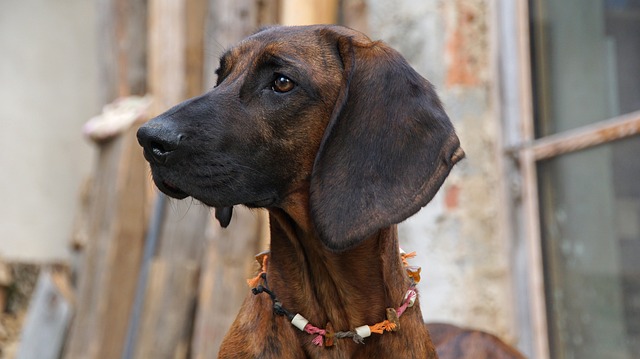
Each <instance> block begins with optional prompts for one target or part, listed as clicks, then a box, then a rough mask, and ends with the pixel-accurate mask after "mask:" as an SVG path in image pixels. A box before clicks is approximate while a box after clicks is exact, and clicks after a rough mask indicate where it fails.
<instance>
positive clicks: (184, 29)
mask: <svg viewBox="0 0 640 359" xmlns="http://www.w3.org/2000/svg"><path fill="white" fill-rule="evenodd" d="M188 3H189V4H188ZM187 4H188V5H187ZM205 5H206V3H204V2H203V1H191V2H187V1H185V0H150V1H149V36H150V39H149V70H150V71H149V90H150V92H151V93H152V95H153V97H154V98H155V99H156V100H157V102H156V108H155V109H154V112H155V113H160V112H162V111H165V110H166V109H168V108H169V107H171V106H174V105H176V104H178V103H179V102H181V101H183V100H184V99H185V98H186V97H187V95H196V94H198V93H199V92H200V91H201V89H202V70H201V68H202V60H201V55H202V53H203V50H202V41H201V39H202V38H203V36H204V35H203V33H204V28H203V25H204V8H205ZM187 34H189V36H187ZM188 39H189V40H188ZM188 72H189V73H191V76H188V75H187V73H188ZM170 201H171V202H170V205H169V208H167V211H166V216H165V221H164V223H163V225H162V230H161V232H160V233H161V234H160V238H159V244H158V245H159V246H158V252H157V255H156V258H155V259H154V261H153V264H152V265H151V268H150V271H149V282H148V284H147V287H146V293H145V300H144V303H145V305H144V311H143V313H142V318H141V326H140V330H139V333H137V334H138V337H137V338H138V341H137V343H136V350H135V357H136V358H186V356H187V353H188V349H189V343H190V339H191V337H190V336H191V332H192V326H193V312H194V309H195V300H196V297H197V283H198V280H197V279H198V273H199V266H200V260H201V258H202V253H203V249H204V246H205V244H204V243H205V231H206V228H207V223H208V222H209V221H210V212H209V210H208V209H207V208H205V207H204V206H200V205H194V204H193V203H192V202H190V201H189V200H186V201H173V200H170Z"/></svg>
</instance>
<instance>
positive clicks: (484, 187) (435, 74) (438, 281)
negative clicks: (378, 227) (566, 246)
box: [367, 0, 515, 341]
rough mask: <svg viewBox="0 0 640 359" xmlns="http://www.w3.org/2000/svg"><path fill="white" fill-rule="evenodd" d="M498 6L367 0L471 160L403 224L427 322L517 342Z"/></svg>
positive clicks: (381, 32) (382, 31)
mask: <svg viewBox="0 0 640 359" xmlns="http://www.w3.org/2000/svg"><path fill="white" fill-rule="evenodd" d="M491 3H492V2H491V1H489V0H455V1H449V0H447V1H444V0H440V1H437V0H402V1H393V2H392V1H387V0H368V1H367V5H368V9H367V12H368V15H367V17H368V27H369V29H368V30H369V33H370V35H371V37H372V38H375V39H383V40H385V41H386V42H388V43H389V44H391V45H392V46H393V47H395V48H396V49H398V50H399V51H400V52H401V53H402V54H404V56H405V57H406V58H407V59H408V60H409V62H410V63H411V64H412V65H413V66H414V67H415V68H416V70H417V71H418V72H420V73H421V74H422V75H423V76H425V77H426V78H427V79H429V80H430V81H431V82H432V83H433V84H434V85H435V86H436V88H437V90H438V93H439V94H440V97H441V99H442V100H443V102H444V104H445V107H446V109H447V112H448V113H449V116H450V117H451V119H452V121H453V122H454V124H455V126H456V129H457V132H458V135H459V137H460V140H461V142H462V147H463V148H464V150H465V152H466V154H467V157H466V159H465V160H463V161H462V162H460V163H459V164H458V165H457V166H456V168H455V169H454V170H453V171H452V173H451V175H450V177H449V178H448V179H447V181H446V182H445V185H444V186H443V188H442V189H441V190H440V192H439V193H438V195H437V196H436V197H435V198H434V199H433V201H432V202H431V203H430V204H429V205H428V206H427V207H426V208H425V209H423V210H422V211H421V212H419V213H418V214H417V215H415V216H414V217H412V218H411V219H409V220H408V221H407V222H405V223H404V224H402V225H401V226H400V236H401V243H402V246H403V248H404V249H405V250H406V251H408V252H409V251H417V252H418V257H416V258H415V259H413V260H412V263H416V264H418V265H420V266H422V269H423V280H422V282H421V283H420V286H419V288H420V290H421V295H422V309H423V313H424V316H425V319H426V320H427V321H446V322H453V323H456V324H460V325H464V326H473V327H477V328H481V329H485V330H487V331H490V332H493V333H497V334H499V335H500V336H502V337H504V338H506V339H508V340H509V341H513V340H514V339H515V337H514V336H515V326H514V323H513V314H512V300H511V289H510V280H511V279H510V270H509V260H508V258H509V256H508V249H509V245H508V243H507V242H508V241H507V240H506V239H505V238H504V237H503V234H502V231H501V227H500V217H501V215H502V214H501V213H500V190H499V188H500V177H499V173H500V167H499V166H500V162H499V156H498V149H499V143H498V140H497V139H498V138H499V137H500V136H499V113H498V106H497V104H496V103H495V98H494V91H495V86H496V85H497V76H496V73H495V71H494V67H495V61H494V60H493V55H492V54H493V50H492V46H494V45H495V43H494V42H493V35H492V33H491V31H492V26H494V24H495V22H494V21H493V20H492V16H493V14H492V11H493V10H492V7H491Z"/></svg>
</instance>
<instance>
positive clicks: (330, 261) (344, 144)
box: [138, 26, 464, 359]
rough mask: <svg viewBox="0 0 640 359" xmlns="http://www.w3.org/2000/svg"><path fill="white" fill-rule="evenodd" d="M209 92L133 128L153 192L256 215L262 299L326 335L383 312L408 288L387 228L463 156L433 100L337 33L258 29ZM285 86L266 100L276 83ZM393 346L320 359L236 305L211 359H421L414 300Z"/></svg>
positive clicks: (285, 330)
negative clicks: (263, 220) (264, 227)
mask: <svg viewBox="0 0 640 359" xmlns="http://www.w3.org/2000/svg"><path fill="white" fill-rule="evenodd" d="M217 73H218V83H217V86H216V87H215V88H214V89H212V90H211V91H209V92H208V93H206V94H204V95H202V96H200V97H197V98H194V99H191V100H188V101H186V102H185V103H183V104H180V105H178V106H176V107H174V108H173V109H171V110H169V111H167V112H166V113H164V114H162V115H160V116H158V117H157V118H156V119H154V120H152V121H150V122H149V123H147V124H146V125H145V126H143V127H142V128H141V129H140V131H139V132H138V138H139V141H140V143H141V145H142V146H143V147H144V153H145V157H146V158H147V160H149V162H150V164H151V169H152V173H153V178H154V181H155V182H156V184H157V186H158V188H160V189H161V190H162V191H163V192H165V193H166V194H168V195H170V196H172V197H175V198H184V197H186V196H191V197H193V198H195V199H198V200H200V201H202V202H203V203H205V204H207V205H209V206H212V207H216V208H217V210H218V212H217V214H219V215H217V218H219V219H220V220H221V223H223V224H227V223H228V220H229V219H230V215H231V210H230V208H232V207H233V206H234V205H239V204H242V205H246V206H249V207H264V208H267V210H268V211H269V215H270V225H271V248H270V250H271V254H270V257H269V266H268V271H267V277H268V282H269V286H270V288H271V290H273V292H274V293H276V295H277V296H278V299H279V300H280V301H281V302H282V304H283V306H284V307H286V308H287V309H288V310H290V311H291V312H293V313H300V314H301V315H303V316H304V317H306V318H307V319H309V321H310V322H311V323H313V324H315V325H316V326H319V327H325V326H327V324H328V323H330V324H331V325H332V327H333V328H335V329H336V330H338V331H348V330H353V329H354V328H355V327H356V326H360V325H364V324H369V325H371V324H374V323H377V322H380V321H382V320H384V319H385V310H386V308H389V307H394V308H395V307H398V306H399V305H400V304H401V302H402V300H403V296H404V293H405V291H406V290H407V288H408V287H409V285H410V279H409V278H408V276H407V275H406V273H405V270H404V269H403V266H402V263H401V260H400V255H399V252H398V238H397V229H396V224H397V223H399V222H401V221H403V220H404V219H406V218H407V217H409V216H410V215H412V214H414V213H415V212H417V211H418V210H419V209H420V208H421V207H423V206H424V205H426V204H427V203H428V202H429V201H430V200H431V198H432V197H433V196H434V195H435V193H436V191H437V190H438V188H439V187H440V185H441V184H442V182H443V181H444V179H445V178H446V176H447V175H448V173H449V171H450V169H451V168H452V166H453V165H454V164H455V163H456V162H457V161H458V160H460V159H461V158H462V157H463V156H464V153H463V152H462V150H461V149H460V146H459V142H458V138H457V137H456V135H455V132H454V130H453V126H452V125H451V122H450V121H449V119H448V117H447V115H446V113H445V112H444V110H443V109H442V106H441V104H440V101H439V100H438V97H437V95H436V94H435V92H434V90H433V87H432V86H431V84H430V83H429V82H427V81H426V80H425V79H424V78H422V77H421V76H420V75H418V74H417V73H416V72H415V71H414V70H413V69H412V68H411V67H410V66H409V65H408V64H407V62H406V61H405V60H404V59H403V58H402V56H400V55H399V54H398V53H397V52H396V51H394V50H393V49H391V48H389V47H388V46H387V45H385V44H384V43H382V42H379V41H371V40H369V39H368V38H367V37H366V36H365V35H363V34H361V33H359V32H356V31H353V30H350V29H347V28H343V27H338V26H308V27H273V28H267V29H263V30H261V31H259V32H257V33H256V34H254V35H253V36H251V37H249V38H247V39H245V40H244V41H242V42H241V43H240V44H238V45H237V46H236V47H234V48H233V49H231V50H230V51H228V52H227V53H226V54H225V55H223V57H222V58H221V64H220V69H219V70H218V72H217ZM282 75H284V76H286V77H287V78H289V79H291V80H292V81H293V83H294V84H295V86H294V88H293V89H292V90H291V91H289V92H279V91H276V87H275V84H276V83H277V81H278V79H280V76H282ZM400 324H401V328H400V330H398V331H396V332H389V333H384V334H383V335H378V334H373V335H372V336H371V337H368V338H366V339H365V344H364V345H362V344H356V343H355V342H353V341H351V340H350V339H337V340H336V345H335V346H333V347H329V348H325V347H318V346H316V345H314V344H312V343H311V340H312V338H313V336H311V335H309V334H306V333H303V332H301V331H299V330H298V329H296V328H295V327H293V326H292V325H291V324H290V323H289V322H288V320H287V319H286V318H285V317H283V316H278V315H276V314H274V311H273V308H272V302H271V299H270V298H269V296H268V295H266V294H259V295H252V294H248V295H247V298H246V299H245V301H244V303H243V305H242V309H241V310H240V313H239V314H238V317H237V318H236V320H235V322H234V324H233V326H232V328H231V330H230V331H229V333H228V334H227V336H226V338H225V340H224V342H223V344H222V347H221V348H220V358H335V359H338V358H436V357H437V355H436V352H435V349H434V347H433V344H432V343H431V339H430V337H429V332H428V331H427V329H426V327H425V326H424V324H423V319H422V314H421V312H420V307H419V302H417V303H416V305H415V306H413V307H412V308H409V309H408V310H407V311H406V313H405V314H404V315H402V316H401V318H400Z"/></svg>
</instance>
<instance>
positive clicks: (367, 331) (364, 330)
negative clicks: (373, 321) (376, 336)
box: [356, 325, 371, 338]
mask: <svg viewBox="0 0 640 359" xmlns="http://www.w3.org/2000/svg"><path fill="white" fill-rule="evenodd" d="M356 333H357V334H358V335H359V336H361V337H362V338H366V337H370V336H371V328H369V326H368V325H363V326H361V327H357V328H356Z"/></svg>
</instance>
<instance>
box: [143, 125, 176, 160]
mask: <svg viewBox="0 0 640 359" xmlns="http://www.w3.org/2000/svg"><path fill="white" fill-rule="evenodd" d="M137 136H138V142H139V143H140V145H141V146H142V147H143V148H144V154H145V157H146V158H147V160H148V161H149V162H155V163H157V164H167V163H169V160H170V159H171V158H173V157H175V156H174V154H175V152H176V150H177V149H178V145H179V144H180V142H181V141H182V140H183V138H184V135H183V134H180V133H175V132H174V131H171V130H169V129H167V128H165V127H161V126H157V125H154V124H152V123H147V124H145V125H143V126H142V127H140V129H138V133H137Z"/></svg>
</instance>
